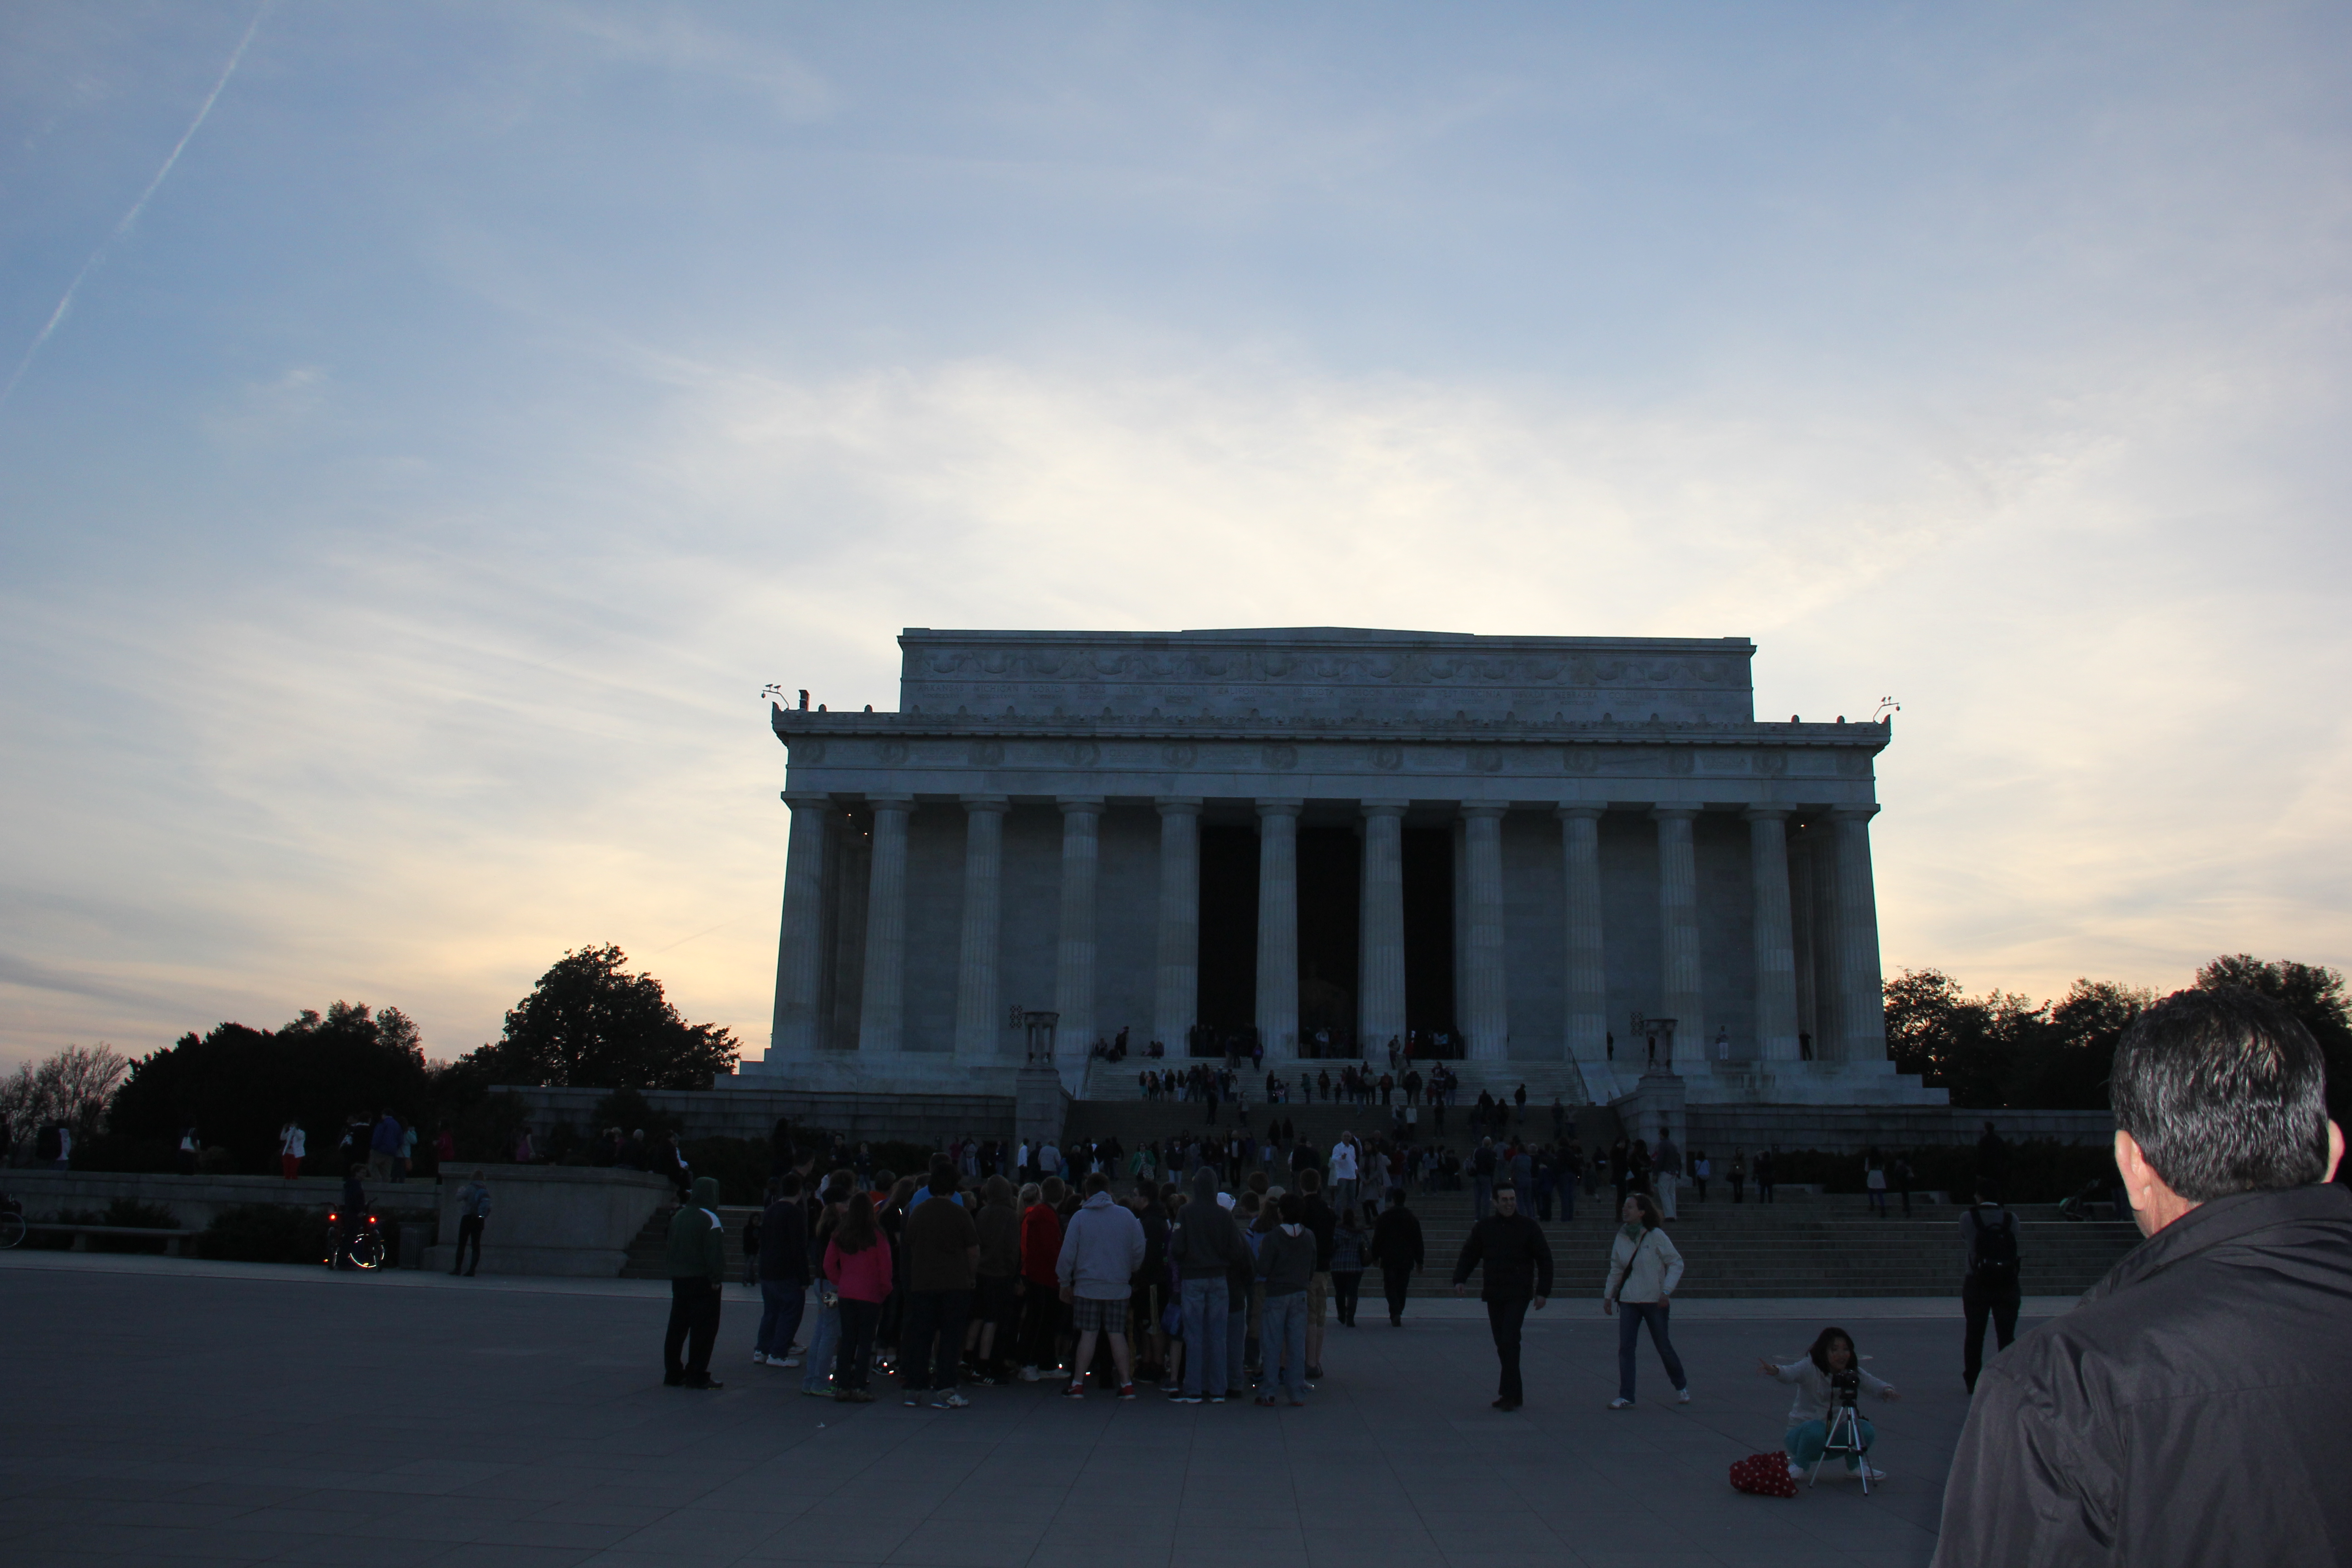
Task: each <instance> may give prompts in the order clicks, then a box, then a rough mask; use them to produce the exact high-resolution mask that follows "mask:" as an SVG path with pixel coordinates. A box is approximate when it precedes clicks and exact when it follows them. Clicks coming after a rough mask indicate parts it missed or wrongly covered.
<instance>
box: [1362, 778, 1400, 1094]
mask: <svg viewBox="0 0 2352 1568" xmlns="http://www.w3.org/2000/svg"><path fill="white" fill-rule="evenodd" d="M1362 805H1363V812H1364V898H1363V913H1362V915H1361V917H1360V918H1361V920H1362V921H1363V945H1362V948H1361V954H1362V956H1361V958H1360V960H1359V968H1360V975H1359V977H1358V982H1357V988H1358V994H1359V995H1360V997H1361V998H1362V1001H1361V1005H1360V1006H1359V1007H1358V1009H1357V1014H1356V1017H1357V1025H1356V1026H1357V1028H1358V1030H1359V1031H1360V1034H1361V1037H1362V1039H1363V1043H1364V1047H1365V1054H1366V1055H1368V1056H1370V1057H1371V1058H1374V1059H1375V1060H1382V1061H1384V1060H1386V1059H1387V1058H1386V1057H1385V1055H1384V1054H1383V1053H1384V1052H1385V1051H1386V1050H1387V1048H1388V1043H1389V1041H1390V1040H1391V1039H1392V1038H1393V1039H1396V1040H1400V1041H1401V1040H1402V1039H1403V1038H1404V814H1405V805H1406V803H1405V802H1403V801H1401V800H1368V801H1365V802H1363V803H1362Z"/></svg>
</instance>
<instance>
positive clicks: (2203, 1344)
mask: <svg viewBox="0 0 2352 1568" xmlns="http://www.w3.org/2000/svg"><path fill="white" fill-rule="evenodd" d="M2326 1085H2327V1074H2326V1063H2325V1060H2324V1058H2323V1057H2322V1056H2321V1053H2320V1047H2319V1046H2318V1044H2317V1042H2316V1041H2315V1040H2314V1039H2313V1038H2312V1037H2311V1035H2310V1034H2309V1033H2308V1032H2307V1031H2306V1030H2305V1028H2304V1026H2303V1025H2302V1024H2300V1023H2299V1022H2297V1021H2296V1019H2295V1018H2294V1015H2293V1014H2291V1013H2289V1012H2288V1011H2287V1010H2286V1009H2285V1008H2284V1007H2282V1006H2280V1005H2278V1004H2277V1003H2275V1002H2273V1001H2271V1000H2269V999H2268V998H2266V997H2263V996H2261V995H2258V994H2255V993H2253V992H2252V991H2243V990H2237V989H2233V988H2216V989H2213V990H2196V991H2183V992H2179V993H2177V994H2174V995H2171V996H2168V997H2166V998H2165V999H2164V1000H2163V1001H2161V1002H2159V1003H2158V1004H2157V1005H2155V1006H2153V1007H2151V1008H2149V1009H2148V1010H2147V1012H2146V1013H2143V1014H2142V1015H2141V1016H2140V1017H2139V1019H2138V1020H2137V1022H2136V1023H2134V1024H2133V1025H2132V1026H2131V1027H2130V1028H2129V1029H2128V1030H2126V1032H2125V1035H2124V1037H2123V1039H2122V1041H2121V1043H2120V1044H2119V1045H2118V1046H2117V1047H2116V1059H2115V1068H2114V1075H2113V1078H2112V1079H2111V1080H2110V1092H2111V1095H2112V1098H2113V1100H2114V1104H2115V1111H2116V1168H2117V1169H2118V1170H2119V1171H2121V1172H2122V1173H2123V1178H2124V1185H2125V1189H2126V1192H2127V1193H2128V1194H2129V1196H2130V1200H2131V1206H2132V1213H2133V1217H2134V1218H2135V1219H2137V1221H2138V1224H2139V1228H2140V1232H2141V1234H2142V1235H2144V1236H2146V1237H2148V1240H2147V1243H2146V1245H2144V1246H2142V1247H2139V1248H2138V1249H2137V1250H2136V1251H2134V1252H2133V1253H2132V1254H2131V1255H2130V1256H2128V1257H2126V1258H2125V1259H2124V1260H2123V1261H2122V1262H2120V1263H2118V1264H2116V1267H2115V1268H2114V1269H2113V1270H2111V1271H2110V1272H2109V1273H2108V1275H2107V1277H2106V1278H2105V1279H2103V1280H2101V1281H2100V1282H2099V1283H2098V1284H2097V1285H2096V1286H2095V1287H2093V1288H2092V1289H2091V1290H2090V1292H2089V1293H2088V1294H2086V1295H2085V1296H2084V1298H2083V1300H2082V1302H2081V1304H2079V1305H2078V1306H2076V1307H2075V1308H2074V1310H2072V1311H2070V1312H2068V1313H2067V1314H2066V1315H2065V1316H2064V1317H2062V1318H2058V1319H2055V1320H2053V1321H2050V1322H2048V1323H2044V1324H2043V1325H2042V1327H2040V1328H2038V1329H2035V1330H2033V1331H2032V1332H2030V1333H2028V1334H2026V1335H2025V1336H2024V1337H2023V1338H2022V1339H2021V1340H2019V1341H2018V1342H2017V1343H2016V1344H2014V1345H2013V1346H2011V1348H2010V1349H2009V1350H2007V1351H2005V1352H2002V1353H2001V1355H2000V1357H1999V1358H1998V1359H1997V1360H1995V1361H1994V1362H1993V1363H1991V1364H1990V1366H1988V1367H1986V1368H1985V1370H1984V1373H1983V1376H1982V1379H1981V1380H1980V1381H1979V1384H1978V1385H1977V1393H1976V1398H1975V1401H1974V1403H1973V1404H1972V1405H1970V1407H1969V1420H1968V1425H1967V1426H1966V1427H1964V1428H1963V1429H1962V1430H1961V1433H1960V1441H1959V1447H1958V1451H1957V1452H1956V1453H1955V1454H1954V1455H1953V1458H1952V1468H1951V1474H1950V1479H1948V1482H1947V1483H1946V1486H1945V1489H1944V1518H1943V1529H1942V1533H1941V1536H1940V1539H1939V1541H1938V1542H1937V1549H1936V1563H1937V1564H1939V1565H1940V1568H1958V1565H1960V1564H1970V1565H1973V1564H1978V1563H1984V1564H1995V1563H1999V1564H2008V1563H2129V1564H2131V1568H2169V1565H2171V1564H2180V1565H2182V1568H2189V1565H2190V1564H2200V1565H2202V1564H2211V1563H2261V1564H2263V1565H2264V1568H2299V1565H2301V1564H2305V1563H2310V1564H2320V1563H2344V1562H2346V1561H2347V1560H2352V1488H2347V1487H2346V1486H2345V1485H2343V1484H2342V1481H2343V1478H2344V1477H2345V1475H2346V1474H2347V1472H2352V1422H2347V1420H2346V1419H2345V1416H2344V1410H2345V1405H2346V1401H2347V1398H2348V1397H2352V1337H2347V1335H2346V1334H2345V1332H2344V1325H2345V1323H2346V1322H2347V1321H2352V1193H2347V1192H2346V1191H2345V1190H2344V1189H2343V1188H2342V1187H2340V1186H2337V1185H2335V1184H2334V1183H2333V1179H2332V1178H2333V1177H2334V1175H2335V1173H2336V1166H2337V1164H2338V1163H2339V1162H2340V1161H2341V1160H2342V1159H2343V1156H2344V1133H2343V1130H2342V1129H2341V1128H2339V1127H2337V1126H2336V1124H2335V1123H2333V1122H2331V1121H2328V1119H2327V1111H2326Z"/></svg>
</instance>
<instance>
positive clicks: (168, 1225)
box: [89, 1198, 180, 1252]
mask: <svg viewBox="0 0 2352 1568" xmlns="http://www.w3.org/2000/svg"><path fill="white" fill-rule="evenodd" d="M96 1223H97V1224H100V1225H118V1226H125V1227H126V1228H129V1229H133V1230H177V1229H179V1228H180V1221H179V1219H178V1217H177V1216H176V1215H173V1213H172V1211H171V1210H170V1209H168V1208H165V1207H164V1206H163V1205H162V1204H142V1203H141V1202H140V1201H139V1200H138V1199H136V1198H117V1199H115V1200H114V1201H113V1202H112V1203H110V1204H109V1205H106V1212H105V1213H104V1214H102V1215H99V1216H98V1218H97V1221H96ZM167 1245H168V1244H167V1243H166V1242H164V1241H163V1239H161V1238H160V1237H143V1236H131V1237H107V1236H93V1237H90V1238H89V1249H90V1250H91V1251H92V1252H161V1251H163V1248H164V1247H166V1246H167Z"/></svg>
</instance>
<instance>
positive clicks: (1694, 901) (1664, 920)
mask: <svg viewBox="0 0 2352 1568" xmlns="http://www.w3.org/2000/svg"><path fill="white" fill-rule="evenodd" d="M1698 813H1699V808H1698V807H1697V806H1695V805H1661V806H1656V807H1654V808H1653V809H1652V810H1651V812H1650V816H1651V817H1652V818H1653V819H1654V821H1655V822H1656V823H1657V825H1658V954H1659V961H1660V962H1659V969H1658V1011H1659V1012H1660V1013H1662V1014H1664V1016H1667V1017H1669V1018H1672V1019H1673V1020H1675V1057H1674V1066H1675V1071H1676V1072H1685V1071H1705V1070H1706V991H1705V989H1704V988H1703V987H1704V984H1705V981H1704V977H1703V972H1702V970H1701V968H1700V965H1699V948H1698V860H1697V857H1696V854H1695V853H1694V851H1693V849H1692V847H1691V824H1692V823H1693V822H1695V821H1696V820H1697V817H1698ZM1644 1047H1645V1042H1643V1041H1639V1040H1637V1041H1635V1042H1634V1044H1633V1049H1634V1051H1635V1052H1636V1053H1637V1054H1636V1055H1635V1057H1634V1060H1636V1061H1642V1060H1643V1059H1644V1058H1643V1056H1642V1055H1641V1054H1640V1053H1642V1052H1643V1049H1644Z"/></svg>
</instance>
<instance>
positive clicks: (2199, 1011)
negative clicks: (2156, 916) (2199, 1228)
mask: <svg viewBox="0 0 2352 1568" xmlns="http://www.w3.org/2000/svg"><path fill="white" fill-rule="evenodd" d="M2109 1093H2110V1096H2111V1098H2112V1100H2113V1103H2114V1105H2115V1109H2116V1126H2117V1127H2119V1128H2121V1129H2122V1130H2123V1131H2126V1132H2128V1133H2130V1134H2131V1135H2132V1138H2133V1139H2134V1141H2136V1142H2137V1143H2138V1144H2139V1147H2140V1152H2141V1153H2143V1154H2145V1155H2146V1156H2147V1163H2148V1164H2149V1165H2150V1166H2152V1167H2154V1169H2155V1171H2156V1173H2157V1175H2158V1176H2159V1177H2161V1178H2162V1179H2163V1182H2164V1184H2165V1185H2166V1186H2168V1187H2170V1188H2171V1189H2172V1190H2173V1191H2174V1192H2176V1193H2179V1194H2180V1195H2181V1196H2182V1197H2184V1198H2187V1199H2188V1200H2189V1202H2190V1203H2196V1204H2201V1203H2210V1201H2212V1200H2213V1199H2215V1198H2225V1197H2228V1196H2229V1195H2230V1194H2232V1193H2251V1192H2263V1191H2269V1190H2272V1189H2275V1188H2279V1187H2300V1186H2305V1185H2307V1184H2310V1183H2313V1182H2316V1181H2318V1180H2319V1179H2320V1178H2321V1177H2323V1176H2325V1175H2326V1173H2327V1064H2326V1058H2325V1057H2323V1056H2322V1055H2321V1054H2320V1049H2319V1042H2318V1041H2316V1040H2315V1039H2313V1038H2312V1037H2311V1032H2310V1031H2309V1030H2307V1029H2305V1027H2304V1026H2303V1025H2302V1024H2301V1023H2300V1022H2298V1021H2297V1020H2296V1018H2295V1016H2294V1014H2292V1013H2290V1012H2288V1011H2287V1010H2286V1008H2285V1007H2284V1006H2282V1005H2280V1004H2278V1003H2276V1002H2273V1001H2272V1000H2271V999H2270V998H2269V997H2267V996H2264V995H2263V994H2260V993H2259V992H2254V991H2247V990H2243V989H2241V988H2239V987H2236V986H2221V987H2216V988H2215V989H2212V990H2199V991H2176V992H2174V993H2173V994H2171V995H2169V996H2167V997H2166V998H2165V999H2164V1000H2163V1001H2161V1002H2158V1004H2157V1005H2155V1006H2153V1007H2150V1008H2149V1009H2148V1010H2147V1012H2145V1013H2142V1014H2141V1015H2140V1016H2139V1017H2138V1019H2137V1020H2136V1021H2135V1022H2134V1023H2133V1024H2132V1026H2131V1027H2130V1028H2128V1029H2126V1030H2125V1031H2124V1037H2123V1039H2122V1040H2121V1041H2120V1042H2118V1043H2117V1045H2116V1064H2115V1069H2114V1077H2113V1078H2112V1079H2111V1080H2110V1082H2109Z"/></svg>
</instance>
